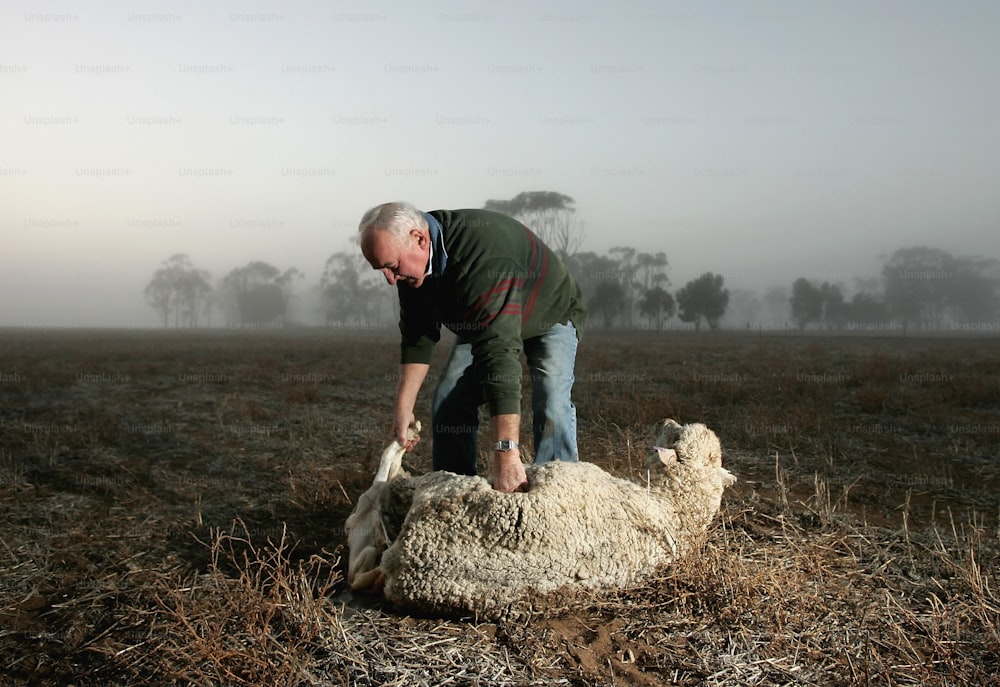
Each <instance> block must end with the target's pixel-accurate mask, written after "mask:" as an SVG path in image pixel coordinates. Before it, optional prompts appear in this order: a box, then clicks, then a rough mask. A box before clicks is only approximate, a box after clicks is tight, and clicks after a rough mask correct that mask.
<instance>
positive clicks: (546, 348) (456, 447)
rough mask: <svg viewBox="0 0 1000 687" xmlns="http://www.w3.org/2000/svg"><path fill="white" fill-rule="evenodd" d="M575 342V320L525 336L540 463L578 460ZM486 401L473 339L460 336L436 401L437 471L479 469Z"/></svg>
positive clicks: (465, 472) (433, 408)
mask: <svg viewBox="0 0 1000 687" xmlns="http://www.w3.org/2000/svg"><path fill="white" fill-rule="evenodd" d="M576 344H577V339H576V328H575V327H574V326H573V323H572V322H570V323H568V324H556V325H554V326H553V327H552V328H551V329H549V330H548V331H547V332H545V333H544V334H542V335H541V336H537V337H534V338H531V339H525V340H524V355H525V357H526V358H527V360H528V370H529V371H530V373H531V415H532V421H531V430H532V434H533V438H534V441H535V462H536V463H545V462H548V461H552V460H566V461H575V460H579V451H578V450H577V446H576V406H574V405H573V402H572V400H571V399H570V392H571V390H572V389H573V380H574V377H573V367H574V365H575V364H576ZM483 402H484V399H483V390H482V385H481V384H480V380H479V378H478V377H477V376H476V374H475V372H474V367H473V365H472V344H471V343H468V342H466V341H463V340H462V339H458V340H457V341H456V342H455V347H454V348H453V349H452V350H451V355H449V356H448V362H447V363H445V367H444V370H443V371H442V372H441V377H440V379H438V383H437V388H435V390H434V400H433V403H432V406H431V414H432V417H431V422H432V425H433V434H432V436H433V438H434V444H433V448H432V451H431V453H432V456H433V468H434V469H435V470H448V471H450V472H456V473H458V474H460V475H475V474H476V458H477V454H478V447H477V436H478V431H479V406H481V405H482V404H483Z"/></svg>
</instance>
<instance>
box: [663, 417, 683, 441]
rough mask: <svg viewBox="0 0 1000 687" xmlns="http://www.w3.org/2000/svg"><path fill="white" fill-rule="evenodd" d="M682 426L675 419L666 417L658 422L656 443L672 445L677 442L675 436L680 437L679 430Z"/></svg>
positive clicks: (680, 430)
mask: <svg viewBox="0 0 1000 687" xmlns="http://www.w3.org/2000/svg"><path fill="white" fill-rule="evenodd" d="M683 430H684V428H683V427H682V426H681V425H680V423H678V422H677V421H676V420H672V419H670V418H667V419H666V420H664V421H663V422H661V423H660V428H659V431H658V432H657V434H656V445H657V446H664V447H667V448H669V447H672V446H673V445H674V444H676V443H677V438H678V437H680V435H681V432H682V431H683Z"/></svg>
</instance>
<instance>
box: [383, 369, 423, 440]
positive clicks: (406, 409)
mask: <svg viewBox="0 0 1000 687" xmlns="http://www.w3.org/2000/svg"><path fill="white" fill-rule="evenodd" d="M429 369H430V365H426V364H424V363H403V364H402V365H400V366H399V386H398V387H397V388H396V410H395V413H394V415H393V420H392V431H393V434H395V436H396V440H397V441H398V442H399V443H400V444H402V446H403V447H404V448H405V449H406V450H407V451H412V450H413V447H414V446H416V445H417V442H418V441H420V437H417V438H416V439H412V440H410V439H407V438H406V430H407V429H408V428H409V427H411V426H413V423H414V422H415V421H416V418H415V417H414V415H413V407H414V406H415V405H416V403H417V394H418V393H420V387H421V386H422V385H423V383H424V378H425V377H426V376H427V371H428V370H429Z"/></svg>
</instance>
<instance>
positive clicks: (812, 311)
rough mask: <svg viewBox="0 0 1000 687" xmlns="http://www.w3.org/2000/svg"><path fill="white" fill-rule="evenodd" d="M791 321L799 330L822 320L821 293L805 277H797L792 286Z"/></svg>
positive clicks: (790, 301) (790, 300)
mask: <svg viewBox="0 0 1000 687" xmlns="http://www.w3.org/2000/svg"><path fill="white" fill-rule="evenodd" d="M789 303H790V304H791V306H792V320H793V321H794V322H795V324H796V325H798V328H799V329H800V330H804V329H805V328H806V326H808V325H809V323H810V322H819V321H820V320H821V319H823V292H822V291H820V289H818V288H817V287H816V285H815V284H813V283H812V282H811V281H809V280H808V279H806V278H805V277H799V278H798V279H796V280H795V282H794V283H793V284H792V297H791V298H790V299H789Z"/></svg>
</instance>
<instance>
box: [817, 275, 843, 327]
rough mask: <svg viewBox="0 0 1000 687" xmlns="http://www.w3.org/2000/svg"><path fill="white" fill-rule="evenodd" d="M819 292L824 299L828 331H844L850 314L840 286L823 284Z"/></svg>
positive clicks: (824, 317) (824, 315) (824, 312)
mask: <svg viewBox="0 0 1000 687" xmlns="http://www.w3.org/2000/svg"><path fill="white" fill-rule="evenodd" d="M819 292H820V296H821V297H822V299H823V322H824V323H825V324H826V327H827V328H828V329H829V328H833V329H837V330H841V329H843V328H844V326H845V325H846V324H847V319H848V312H847V303H846V302H845V301H844V294H843V293H842V292H841V290H840V286H838V285H836V284H830V283H829V282H823V284H822V285H821V286H820V287H819Z"/></svg>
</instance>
